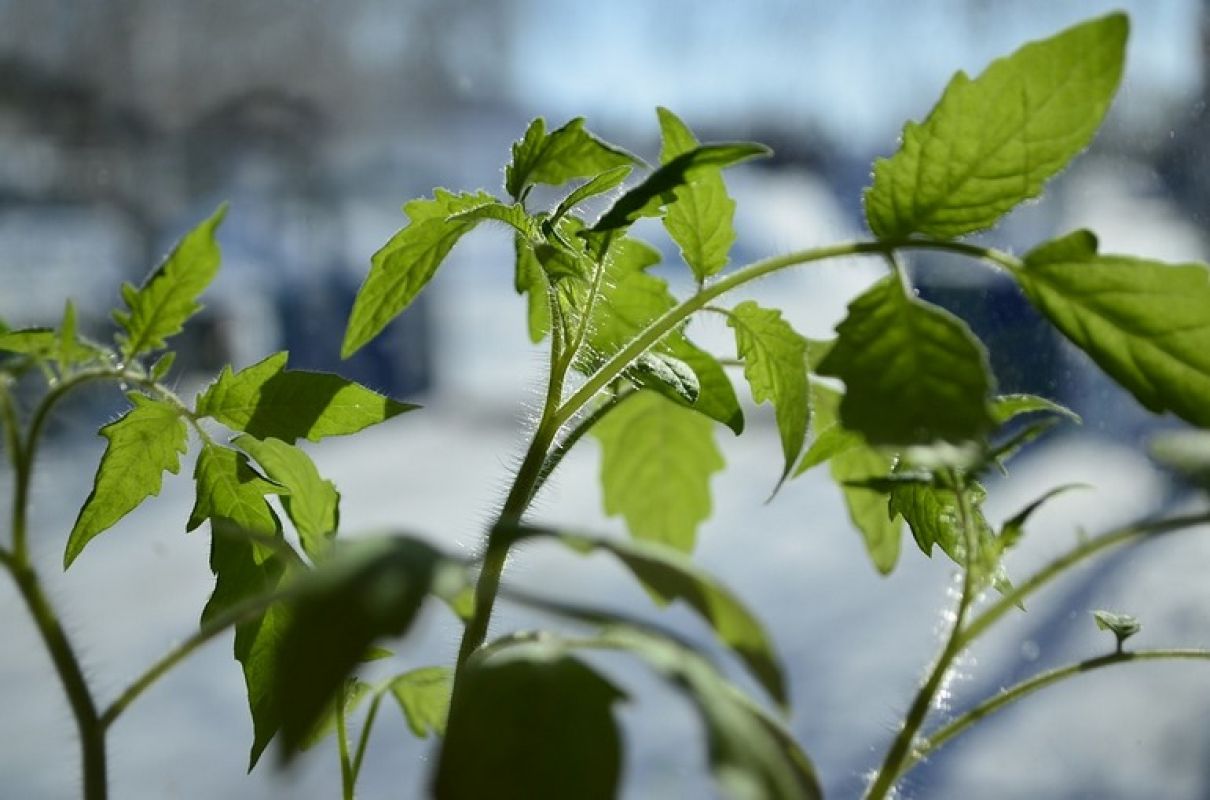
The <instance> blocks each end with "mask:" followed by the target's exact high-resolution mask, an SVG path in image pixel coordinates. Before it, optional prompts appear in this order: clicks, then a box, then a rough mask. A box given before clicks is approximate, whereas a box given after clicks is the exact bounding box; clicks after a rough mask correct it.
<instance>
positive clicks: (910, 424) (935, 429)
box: [817, 275, 992, 445]
mask: <svg viewBox="0 0 1210 800" xmlns="http://www.w3.org/2000/svg"><path fill="white" fill-rule="evenodd" d="M836 331H837V333H838V334H839V338H838V339H837V341H836V345H835V346H834V347H833V348H832V350H831V351H830V352H829V353H828V355H827V357H825V358H824V359H823V361H822V362H821V363H820V364H819V366H818V368H817V371H818V372H819V374H820V375H832V376H835V377H837V378H840V379H841V380H843V381H844V382H845V395H844V399H843V400H842V401H841V405H840V419H841V421H842V422H843V423H844V426H845V427H846V428H848V429H850V430H854V431H857V432H859V433H861V434H863V435H864V436H865V438H866V439H867V440H868V441H869V442H870V444H874V445H911V444H931V443H933V442H934V441H937V440H941V441H946V442H953V443H960V442H964V441H970V440H975V439H978V438H980V437H981V436H982V435H983V434H984V433H985V432H986V431H988V430H989V429H990V428H991V426H992V417H991V412H990V410H989V405H988V394H989V392H990V390H991V385H992V378H991V374H990V371H989V368H988V364H987V354H986V352H985V351H984V349H983V346H982V345H981V344H980V343H979V341H978V340H977V339H976V338H975V337H974V335H973V334H972V333H971V332H970V329H969V328H967V327H966V325H965V324H964V323H963V322H962V321H961V320H959V319H958V318H957V317H955V316H953V315H952V314H950V313H948V312H946V311H944V310H942V309H940V308H937V307H936V306H932V305H929V304H927V303H924V302H922V301H920V300H917V299H916V298H915V297H909V296H908V295H907V294H906V292H905V291H904V289H903V287H902V286H901V285H900V283H899V282H898V281H897V280H896V278H895V276H893V275H892V276H889V277H887V278H885V279H883V280H881V281H879V282H878V283H876V284H874V286H873V287H871V288H870V289H869V290H868V291H866V292H865V294H863V295H861V296H860V297H858V298H857V299H856V300H854V301H853V302H852V303H850V304H849V314H848V316H847V317H846V318H845V320H844V321H843V322H841V323H840V325H838V326H837V328H836ZM892 409H893V411H894V413H890V410H892Z"/></svg>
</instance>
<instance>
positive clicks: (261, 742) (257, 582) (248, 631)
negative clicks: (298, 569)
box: [202, 498, 290, 772]
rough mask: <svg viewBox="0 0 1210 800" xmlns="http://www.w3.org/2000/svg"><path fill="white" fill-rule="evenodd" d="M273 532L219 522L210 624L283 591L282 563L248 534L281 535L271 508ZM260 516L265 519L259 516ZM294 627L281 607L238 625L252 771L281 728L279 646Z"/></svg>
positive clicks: (214, 526) (207, 614)
mask: <svg viewBox="0 0 1210 800" xmlns="http://www.w3.org/2000/svg"><path fill="white" fill-rule="evenodd" d="M261 504H262V505H264V507H265V509H266V512H267V519H269V520H271V524H272V525H273V527H272V528H269V529H260V530H254V531H249V530H248V529H246V528H245V527H244V526H243V525H241V524H238V523H235V522H232V521H230V520H227V519H224V518H222V517H218V518H213V519H211V521H210V524H211V540H210V569H211V570H212V571H213V572H214V575H215V584H214V593H213V594H212V595H211V596H210V600H209V602H207V603H206V608H205V610H204V611H203V612H202V624H203V625H205V624H206V623H207V622H209V621H210V620H212V619H214V618H215V617H216V616H218V615H219V614H221V613H223V612H224V611H226V610H227V609H229V608H231V607H232V606H235V605H237V604H238V603H241V602H243V601H245V600H248V599H250V598H253V597H257V596H261V595H264V594H267V593H269V592H273V591H276V590H277V589H279V588H280V587H281V586H282V584H283V582H284V581H285V580H286V577H287V576H286V569H285V567H284V565H283V564H282V562H281V560H280V559H278V558H276V557H275V556H273V555H272V554H271V553H266V552H265V550H264V548H262V547H260V546H258V545H257V544H255V543H254V542H253V541H252V540H251V539H250V538H248V534H249V533H250V532H251V533H259V534H264V535H272V536H280V532H279V531H280V526H278V525H277V518H276V517H275V516H273V512H272V510H271V509H269V507H268V505H265V503H264V500H263V498H262V499H261ZM258 516H259V515H258ZM289 624H290V611H289V609H288V608H287V607H286V606H285V605H283V604H281V603H277V604H274V605H272V606H270V607H269V608H268V609H267V610H266V611H265V613H264V614H262V615H261V616H260V617H258V618H255V619H251V620H248V621H247V622H242V623H240V624H239V625H237V626H236V627H235V646H234V655H235V660H236V661H238V662H239V664H240V666H241V667H242V669H243V672H244V684H245V686H246V687H247V690H248V708H249V711H250V712H251V715H252V729H253V735H252V748H251V752H250V753H249V757H248V771H249V772H251V771H252V769H253V767H255V766H256V764H257V762H258V761H259V760H260V757H261V754H262V753H263V752H264V751H265V748H266V747H267V746H268V744H269V742H270V741H272V739H273V737H274V736H275V735H276V734H277V731H278V730H279V729H280V728H281V706H280V698H279V692H280V689H279V687H280V680H281V671H282V664H281V663H280V659H279V654H278V648H279V647H280V646H281V637H282V633H283V632H284V631H285V629H286V627H287V626H288V625H289Z"/></svg>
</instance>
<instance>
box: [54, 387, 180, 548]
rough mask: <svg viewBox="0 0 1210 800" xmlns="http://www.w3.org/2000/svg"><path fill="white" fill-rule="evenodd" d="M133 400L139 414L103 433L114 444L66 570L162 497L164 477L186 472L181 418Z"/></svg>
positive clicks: (133, 396) (71, 544)
mask: <svg viewBox="0 0 1210 800" xmlns="http://www.w3.org/2000/svg"><path fill="white" fill-rule="evenodd" d="M127 397H129V398H130V401H131V402H132V403H134V408H132V409H130V411H128V412H126V414H125V415H123V416H122V417H121V418H120V419H118V420H117V421H115V422H111V423H109V424H108V425H106V426H105V427H103V428H101V431H100V434H101V435H102V436H104V437H105V438H106V439H108V440H109V442H108V444H107V445H106V447H105V455H103V456H101V464H100V466H98V467H97V474H96V478H95V479H94V480H93V487H92V493H91V494H89V495H88V499H87V500H85V501H84V507H83V508H81V509H80V514H79V516H78V517H76V523H75V525H73V526H72V529H71V535H70V536H69V537H68V540H67V551H66V552H65V553H64V556H63V566H64V568H66V567H69V566H71V562H72V561H74V560H75V559H76V557H77V556H78V555H80V551H82V550H83V549H84V546H85V545H86V544H88V543H89V542H90V541H91V540H92V539H93V537H95V536H96V535H97V534H99V533H101V532H102V531H104V530H106V529H108V528H109V527H111V526H112V525H113V524H114V523H116V522H117V521H118V520H120V519H121V518H122V517H124V516H126V515H127V514H129V513H130V512H131V511H133V510H134V509H135V508H137V507H138V506H139V504H140V503H142V502H143V501H144V500H146V499H147V498H148V497H155V496H156V495H158V494H159V493H160V487H161V486H162V485H163V474H164V472H171V473H172V474H174V475H175V474H176V473H177V472H179V471H180V468H181V454H182V453H184V452H185V449H186V444H187V431H186V429H185V422H184V420H182V419H181V416H180V414H179V413H178V412H177V410H176V409H175V408H173V407H172V406H171V405H169V404H168V403H165V402H162V401H159V400H152V399H151V398H149V397H146V396H144V395H141V394H139V393H137V392H131V393H130V394H128V395H127Z"/></svg>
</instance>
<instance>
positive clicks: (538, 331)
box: [513, 234, 550, 343]
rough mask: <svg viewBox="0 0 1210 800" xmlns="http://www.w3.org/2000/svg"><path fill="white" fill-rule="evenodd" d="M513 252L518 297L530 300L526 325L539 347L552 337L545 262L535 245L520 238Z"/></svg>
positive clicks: (515, 237) (532, 340) (548, 287)
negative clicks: (539, 256) (548, 335)
mask: <svg viewBox="0 0 1210 800" xmlns="http://www.w3.org/2000/svg"><path fill="white" fill-rule="evenodd" d="M513 252H514V253H515V254H516V259H517V262H516V277H515V279H514V283H513V285H514V287H515V288H516V290H517V294H524V295H525V297H526V323H527V327H528V329H529V340H530V341H531V342H534V343H537V342H540V341H542V339H544V338H545V337H546V334H548V333H550V300H549V297H548V295H549V292H550V282H549V281H548V280H547V278H546V272H545V271H544V270H543V269H542V264H541V262H539V261H538V257H537V255H535V254H534V248H533V245H531V244H530V243H529V242H527V241H526V240H525V237H524V236H521V235H520V234H518V235H516V236H514V237H513Z"/></svg>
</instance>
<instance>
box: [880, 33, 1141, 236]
mask: <svg viewBox="0 0 1210 800" xmlns="http://www.w3.org/2000/svg"><path fill="white" fill-rule="evenodd" d="M1128 29H1129V24H1128V22H1127V19H1126V16H1125V15H1124V14H1110V15H1109V16H1106V17H1101V18H1099V19H1094V20H1091V21H1089V22H1085V23H1082V24H1080V25H1077V26H1075V27H1073V28H1069V29H1067V30H1065V31H1063V32H1061V33H1059V34H1057V35H1056V36H1052V37H1051V38H1049V39H1044V40H1041V41H1037V42H1032V43H1030V44H1027V45H1025V46H1024V47H1022V48H1021V49H1019V50H1017V51H1016V52H1015V53H1013V54H1012V55H1011V56H1008V57H1007V58H1002V59H999V60H996V61H993V62H992V63H991V65H990V66H988V68H987V69H986V70H985V71H984V72H983V74H981V75H980V76H979V77H978V78H976V79H975V80H973V81H972V80H971V79H970V78H968V77H967V76H966V74H965V73H963V72H959V73H957V74H956V75H955V76H954V78H953V80H951V81H950V83H949V86H947V87H946V89H945V94H944V95H943V96H942V97H941V100H940V102H938V103H937V105H936V106H935V107H934V108H933V110H932V111H931V112H930V113H929V116H928V118H927V119H925V121H924V122H923V123H922V124H916V123H908V124H907V126H905V127H904V130H903V144H902V146H901V147H900V149H899V151H898V152H897V153H896V154H895V155H894V156H893V157H891V158H890V159H879V160H878V161H877V162H875V164H874V184H873V186H872V187H871V188H870V189H868V190H867V191H866V194H865V209H866V219H867V220H868V221H869V224H870V230H872V231H873V232H874V234H875V235H876V236H878V238H880V239H898V238H902V237H906V236H910V235H912V234H923V235H925V236H931V237H936V238H941V239H949V238H953V237H956V236H962V235H964V234H967V233H972V232H974V231H977V230H981V229H983V228H988V227H991V226H992V225H994V224H995V223H996V222H997V220H999V219H1000V217H1002V216H1003V215H1004V214H1005V213H1006V212H1007V211H1009V210H1010V209H1011V208H1013V207H1014V206H1016V205H1018V204H1020V203H1021V202H1023V201H1025V200H1028V199H1029V198H1032V197H1037V196H1038V195H1039V194H1041V192H1042V187H1043V185H1044V184H1045V182H1046V181H1047V180H1048V179H1050V178H1051V177H1052V176H1054V175H1055V174H1057V173H1058V172H1059V171H1060V170H1062V169H1063V168H1064V167H1065V166H1067V163H1068V162H1069V161H1071V159H1072V158H1073V157H1075V155H1076V154H1078V153H1079V152H1080V151H1081V150H1083V149H1084V148H1085V147H1087V146H1088V143H1089V142H1090V141H1092V137H1093V135H1094V134H1095V133H1096V131H1097V128H1099V127H1100V125H1101V120H1102V119H1103V118H1104V116H1105V112H1106V111H1108V110H1109V105H1110V103H1111V102H1112V100H1113V95H1114V93H1115V92H1116V91H1117V87H1118V82H1119V81H1120V79H1121V76H1122V66H1123V62H1124V59H1125V48H1126V37H1127V33H1128Z"/></svg>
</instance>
